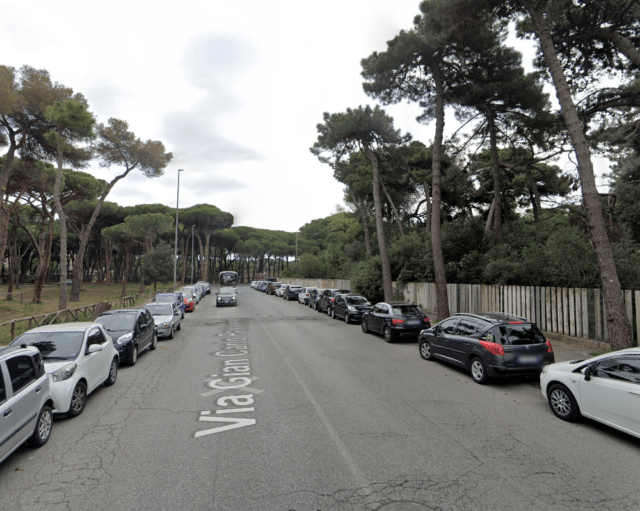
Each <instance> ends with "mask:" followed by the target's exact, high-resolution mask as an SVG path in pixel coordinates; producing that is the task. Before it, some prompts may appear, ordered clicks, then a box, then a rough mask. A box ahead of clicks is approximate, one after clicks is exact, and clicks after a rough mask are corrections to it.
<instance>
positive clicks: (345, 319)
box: [344, 312, 351, 323]
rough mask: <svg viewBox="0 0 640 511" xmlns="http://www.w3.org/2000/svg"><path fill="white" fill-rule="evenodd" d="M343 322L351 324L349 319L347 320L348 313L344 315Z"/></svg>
mask: <svg viewBox="0 0 640 511" xmlns="http://www.w3.org/2000/svg"><path fill="white" fill-rule="evenodd" d="M344 322H345V323H350V322H351V318H349V313H348V312H345V313H344Z"/></svg>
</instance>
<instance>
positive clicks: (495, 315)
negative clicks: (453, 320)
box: [454, 312, 531, 324]
mask: <svg viewBox="0 0 640 511" xmlns="http://www.w3.org/2000/svg"><path fill="white" fill-rule="evenodd" d="M458 316H460V317H462V316H466V317H470V318H475V319H480V320H483V321H488V322H489V323H495V324H498V323H510V322H513V321H517V322H522V323H531V321H529V320H528V319H527V318H523V317H522V316H516V315H515V314H509V313H507V312H484V313H481V314H471V313H467V312H458V313H456V314H455V315H454V317H458Z"/></svg>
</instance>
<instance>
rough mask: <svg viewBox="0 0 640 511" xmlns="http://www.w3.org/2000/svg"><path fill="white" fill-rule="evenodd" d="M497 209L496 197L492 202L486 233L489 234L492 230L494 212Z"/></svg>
mask: <svg viewBox="0 0 640 511" xmlns="http://www.w3.org/2000/svg"><path fill="white" fill-rule="evenodd" d="M495 208H496V198H495V196H494V197H493V199H492V200H491V206H490V207H489V213H488V214H487V222H486V223H485V224H484V232H485V234H487V233H488V232H489V231H490V230H491V224H492V223H493V210H494V209H495Z"/></svg>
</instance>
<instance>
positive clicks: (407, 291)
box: [281, 278, 640, 345]
mask: <svg viewBox="0 0 640 511" xmlns="http://www.w3.org/2000/svg"><path fill="white" fill-rule="evenodd" d="M281 280H282V282H286V283H287V284H297V285H301V286H303V287H307V286H314V287H319V288H345V289H351V287H350V281H348V280H340V279H333V280H331V279H330V280H316V279H290V278H287V279H281ZM396 287H397V284H396V283H395V282H394V289H395V288H396ZM401 292H402V294H403V295H404V299H405V300H408V301H411V302H414V303H416V304H418V305H419V306H420V307H421V308H422V309H424V310H425V311H427V312H428V313H429V314H431V315H435V310H436V285H435V284H434V283H431V282H410V283H408V284H405V286H404V287H403V288H402V290H401ZM447 294H448V296H449V312H450V313H451V314H455V313H456V312H469V313H472V314H478V313H482V312H491V311H500V312H508V313H510V314H515V315H517V316H522V317H525V318H527V319H529V320H531V321H534V322H535V323H536V324H537V325H538V326H539V327H540V329H541V330H543V331H545V332H551V333H555V334H559V335H566V336H570V337H578V338H582V339H591V340H594V341H599V342H609V334H608V332H607V324H606V321H605V318H606V308H605V306H604V299H603V296H602V291H601V290H600V289H578V288H560V287H535V286H487V285H480V284H477V285H476V284H447ZM624 303H625V309H626V313H627V317H628V318H629V322H630V323H631V329H632V331H633V332H634V338H635V339H636V342H637V343H638V344H639V345H640V291H628V290H627V291H624Z"/></svg>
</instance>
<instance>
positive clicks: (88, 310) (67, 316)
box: [0, 290, 165, 340]
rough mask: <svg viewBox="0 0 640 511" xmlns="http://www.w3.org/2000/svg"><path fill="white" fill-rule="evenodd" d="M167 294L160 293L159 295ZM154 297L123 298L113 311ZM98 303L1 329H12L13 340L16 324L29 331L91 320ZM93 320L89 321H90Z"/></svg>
mask: <svg viewBox="0 0 640 511" xmlns="http://www.w3.org/2000/svg"><path fill="white" fill-rule="evenodd" d="M162 292H165V291H164V290H163V291H158V293H162ZM152 296H153V290H149V291H146V292H144V293H136V294H134V295H131V296H123V297H122V298H118V299H117V300H116V301H115V302H113V303H112V304H111V308H112V309H120V308H123V307H130V306H132V305H134V304H135V302H136V300H138V299H139V298H145V299H148V298H151V297H152ZM98 305H99V304H98V303H92V304H91V305H84V306H82V307H77V308H75V309H65V310H61V311H56V312H50V313H48V314H41V315H39V316H27V317H24V318H17V319H12V320H11V321H5V322H4V323H0V327H4V326H9V327H11V340H13V339H15V337H16V324H21V323H27V322H28V329H29V330H30V329H31V328H34V327H38V326H44V325H51V324H53V323H56V322H58V323H68V322H69V321H79V319H78V318H80V320H84V318H91V317H92V316H93V313H94V312H95V310H96V307H97V306H98ZM90 320H91V319H89V321H90Z"/></svg>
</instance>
